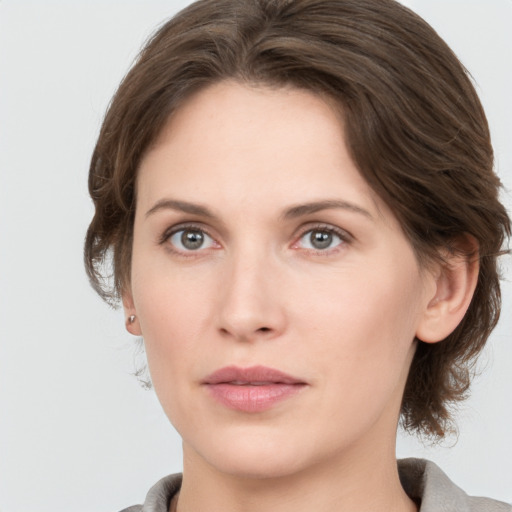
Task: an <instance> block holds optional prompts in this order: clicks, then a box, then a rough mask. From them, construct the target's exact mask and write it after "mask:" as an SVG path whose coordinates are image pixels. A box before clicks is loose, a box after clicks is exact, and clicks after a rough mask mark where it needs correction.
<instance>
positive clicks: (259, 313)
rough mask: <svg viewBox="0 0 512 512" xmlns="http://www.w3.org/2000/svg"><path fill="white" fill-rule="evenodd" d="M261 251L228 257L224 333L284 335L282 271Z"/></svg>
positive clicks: (247, 337) (244, 337) (222, 296)
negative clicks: (248, 254) (249, 254)
mask: <svg viewBox="0 0 512 512" xmlns="http://www.w3.org/2000/svg"><path fill="white" fill-rule="evenodd" d="M270 260H271V258H269V257H268V255H264V254H261V255H260V256H256V255H254V254H252V255H251V256H250V257H244V256H242V255H240V257H238V258H236V259H234V258H233V259H231V260H230V261H226V267H227V268H226V271H225V272H224V273H223V274H224V275H223V281H222V283H221V285H220V288H221V289H220V290H219V292H220V293H219V302H218V304H219V310H218V311H219V313H218V325H219V331H220V333H221V335H223V336H224V337H231V338H233V339H235V340H238V341H256V340H258V339H272V338H276V337H278V336H280V335H281V334H282V333H283V332H284V331H285V329H286V313H285V307H284V302H283V300H282V296H283V292H284V291H285V290H284V287H283V286H282V284H283V283H282V282H281V279H280V278H279V276H280V271H279V268H278V265H277V264H276V262H272V261H270Z"/></svg>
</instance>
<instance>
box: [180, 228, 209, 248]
mask: <svg viewBox="0 0 512 512" xmlns="http://www.w3.org/2000/svg"><path fill="white" fill-rule="evenodd" d="M203 241H204V236H203V234H202V233H201V232H200V231H184V232H183V234H182V235H181V243H182V244H183V247H186V248H187V249H190V250H194V249H199V248H200V247H201V246H202V245H203Z"/></svg>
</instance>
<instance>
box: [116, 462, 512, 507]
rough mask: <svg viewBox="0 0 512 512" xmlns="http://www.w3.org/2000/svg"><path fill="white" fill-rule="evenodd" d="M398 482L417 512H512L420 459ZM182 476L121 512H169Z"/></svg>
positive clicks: (406, 466) (404, 465)
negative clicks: (466, 489)
mask: <svg viewBox="0 0 512 512" xmlns="http://www.w3.org/2000/svg"><path fill="white" fill-rule="evenodd" d="M398 472H399V475H400V481H401V482H402V486H403V488H404V490H405V492H406V493H407V494H408V495H409V496H410V498H411V499H413V500H414V501H416V502H417V503H420V504H421V505H420V512H512V506H511V505H507V504H506V503H503V502H501V501H496V500H491V499H489V498H477V497H473V496H468V495H467V494H466V493H465V492H464V491H463V490H462V489H460V488H459V487H457V486H456V485H455V484H454V483H453V482H452V481H451V480H450V479H449V478H448V477H447V476H446V475H445V474H444V473H443V472H442V471H441V470H440V469H439V467H438V466H436V465H435V464H434V463H433V462H430V461H427V460H423V459H402V460H399V461H398ZM180 486H181V475H179V474H178V475H169V476H166V477H165V478H162V480H160V481H159V482H157V483H156V484H155V485H154V486H153V487H152V488H151V489H150V491H149V492H148V494H147V496H146V501H145V502H144V505H135V506H133V507H129V508H125V509H124V510H122V511H121V512H168V510H169V504H170V502H171V499H172V497H173V496H174V495H175V494H176V493H177V492H178V491H179V490H180Z"/></svg>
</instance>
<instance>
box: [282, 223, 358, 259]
mask: <svg viewBox="0 0 512 512" xmlns="http://www.w3.org/2000/svg"><path fill="white" fill-rule="evenodd" d="M315 231H318V232H322V233H328V234H330V235H335V236H337V237H338V238H339V239H340V243H339V244H337V245H336V246H334V247H329V248H327V249H306V250H307V251H308V252H309V253H313V254H316V255H319V256H328V255H330V254H333V253H337V252H338V251H339V250H340V249H341V247H342V246H345V245H347V244H350V243H351V242H352V241H353V236H352V235H350V233H348V232H347V231H345V230H343V229H340V228H337V227H335V226H331V225H326V224H317V225H314V226H311V225H309V226H307V228H305V229H304V230H303V231H302V232H301V233H300V235H299V236H298V237H297V239H296V240H297V241H296V242H294V243H293V245H292V247H293V248H295V247H297V246H298V244H299V243H300V241H301V240H302V239H303V238H304V237H305V236H306V235H307V234H308V233H313V232H315Z"/></svg>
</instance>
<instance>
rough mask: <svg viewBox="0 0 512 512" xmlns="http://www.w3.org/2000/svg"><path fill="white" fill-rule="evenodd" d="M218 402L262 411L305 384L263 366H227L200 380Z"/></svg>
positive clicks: (240, 409) (247, 409)
mask: <svg viewBox="0 0 512 512" xmlns="http://www.w3.org/2000/svg"><path fill="white" fill-rule="evenodd" d="M202 384H203V385H205V386H206V387H207V388H208V390H209V391H210V393H211V395H212V396H213V398H215V399H216V400H217V401H218V402H220V403H221V404H223V405H225V406H227V407H229V408H230V409H235V410H237V411H244V412H262V411H265V410H267V409H270V408H271V407H272V406H273V405H274V404H276V403H277V402H280V401H282V400H285V399H287V398H290V397H291V396H293V395H295V394H296V393H298V392H299V391H300V390H301V389H303V388H304V387H305V386H306V385H307V383H306V382H304V381H301V380H299V379H296V378H295V377H292V376H290V375H287V374H285V373H283V372H281V371H279V370H275V369H273V368H267V367H265V366H252V367H250V368H238V367H236V366H227V367H225V368H221V369H220V370H217V371H215V372H213V373H212V374H211V375H209V376H208V377H207V378H206V379H204V381H203V382H202Z"/></svg>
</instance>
